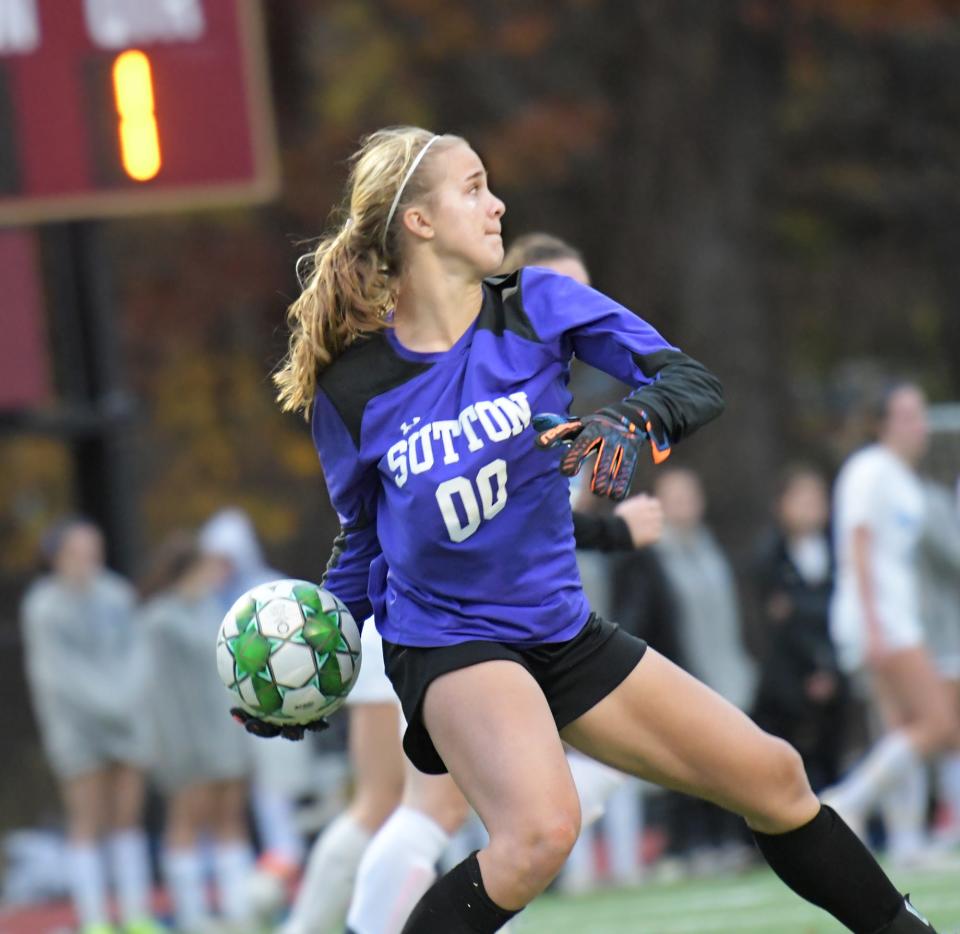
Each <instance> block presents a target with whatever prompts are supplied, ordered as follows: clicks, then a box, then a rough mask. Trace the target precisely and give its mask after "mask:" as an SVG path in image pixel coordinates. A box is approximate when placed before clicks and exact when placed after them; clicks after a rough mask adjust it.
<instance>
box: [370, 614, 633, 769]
mask: <svg viewBox="0 0 960 934" xmlns="http://www.w3.org/2000/svg"><path fill="white" fill-rule="evenodd" d="M646 650H647V643H646V642H644V641H643V640H642V639H638V638H637V637H636V636H631V635H630V634H629V633H626V632H624V631H623V630H622V629H621V628H620V627H619V626H618V625H617V624H616V623H611V622H608V621H607V620H605V619H603V618H602V617H600V616H597V614H596V613H591V614H590V617H589V619H588V620H587V622H586V623H585V624H584V626H583V629H581V630H580V632H579V633H578V634H577V635H576V636H574V637H573V638H572V639H570V640H568V641H567V642H544V643H542V644H541V645H536V646H517V645H510V644H509V643H505V642H481V641H475V642H461V643H459V644H458V645H443V646H437V647H436V648H416V647H413V646H404V645H395V644H394V643H392V642H388V641H387V640H386V639H384V640H383V661H384V664H385V667H386V670H387V676H388V677H389V678H390V681H391V683H392V684H393V688H394V690H395V691H396V692H397V695H398V696H399V698H400V703H401V705H402V707H403V713H404V716H405V717H406V718H407V731H406V733H404V736H403V748H404V751H405V752H406V754H407V757H408V758H409V759H410V761H411V762H412V763H413V764H414V765H415V766H416V767H417V768H418V769H419V770H420V771H421V772H426V773H427V774H429V775H442V774H443V773H444V772H446V771H447V767H446V766H445V765H444V764H443V760H442V759H441V758H440V754H439V753H438V752H437V749H436V747H435V746H434V745H433V740H431V739H430V734H429V733H428V732H427V728H426V726H424V723H423V698H424V696H425V695H426V693H427V687H429V685H430V682H431V681H433V680H434V678H439V677H440V675H444V674H446V673H447V672H450V671H456V670H457V669H458V668H467V667H468V666H470V665H477V664H480V663H481V662H490V661H495V660H497V659H505V660H507V661H511V662H517V664H519V665H523V667H524V668H526V669H527V671H529V672H530V674H531V675H533V677H534V679H535V680H536V682H537V684H539V685H540V688H541V690H542V691H543V693H544V696H545V697H546V698H547V703H548V704H549V705H550V711H551V713H552V714H553V719H554V720H555V721H556V724H557V729H558V730H560V729H563V727H565V726H566V725H567V724H568V723H572V722H573V721H574V720H576V719H577V717H579V716H580V715H581V714H584V713H586V712H587V711H588V710H589V709H590V708H591V707H593V706H594V704H596V703H597V702H598V701H600V700H602V699H603V698H604V697H606V696H607V695H608V694H609V693H610V692H611V691H612V690H613V689H614V688H615V687H616V686H617V685H618V684H620V682H621V681H623V679H624V678H626V677H627V675H628V674H630V672H631V671H633V669H634V667H636V664H637V662H639V661H640V659H641V658H643V653H644V652H645V651H646Z"/></svg>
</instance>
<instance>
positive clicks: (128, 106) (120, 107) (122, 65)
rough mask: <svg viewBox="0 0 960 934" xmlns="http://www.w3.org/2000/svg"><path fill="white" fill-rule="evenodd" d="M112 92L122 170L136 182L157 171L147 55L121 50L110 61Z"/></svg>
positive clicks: (157, 136)
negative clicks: (115, 107)
mask: <svg viewBox="0 0 960 934" xmlns="http://www.w3.org/2000/svg"><path fill="white" fill-rule="evenodd" d="M113 94H114V99H115V101H116V105H117V114H118V116H119V118H120V124H119V127H118V133H119V139H120V159H121V162H122V164H123V170H124V171H125V172H126V173H127V175H129V176H130V177H131V178H132V179H134V180H135V181H138V182H148V181H150V179H151V178H155V177H156V175H157V173H158V172H159V171H160V166H161V157H160V132H159V130H158V129H157V116H156V107H155V104H154V97H153V72H152V70H151V68H150V59H149V58H147V56H146V55H145V54H144V53H143V52H140V51H139V50H137V49H130V50H128V51H126V52H121V53H120V55H118V56H117V58H116V61H115V62H114V63H113Z"/></svg>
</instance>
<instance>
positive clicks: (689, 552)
mask: <svg viewBox="0 0 960 934" xmlns="http://www.w3.org/2000/svg"><path fill="white" fill-rule="evenodd" d="M655 493H656V495H657V498H658V499H659V500H660V503H661V504H662V506H663V515H664V528H663V536H662V537H661V539H660V541H659V542H657V544H655V545H654V546H653V550H654V552H655V553H656V555H657V557H658V558H659V560H660V563H661V565H662V567H663V570H664V573H665V574H666V577H667V580H668V582H669V585H670V588H671V592H672V594H673V597H674V601H675V604H676V609H677V614H676V629H677V635H678V639H679V648H680V656H681V658H682V659H683V660H684V665H685V667H686V668H687V670H688V671H690V673H691V674H693V675H694V676H695V677H697V678H699V679H700V680H701V681H703V683H704V684H706V685H708V686H709V687H711V688H713V689H714V690H715V691H716V692H717V693H718V694H721V695H722V696H723V697H725V698H726V699H727V700H728V701H730V702H731V703H732V704H735V705H736V706H737V707H739V708H740V709H741V710H746V709H748V708H749V707H750V706H751V704H752V703H753V697H754V691H755V687H756V683H757V673H756V670H755V668H754V664H753V662H752V660H751V659H750V657H749V655H748V654H747V651H746V649H745V647H744V644H743V638H742V634H741V628H740V602H739V600H738V598H737V587H736V582H735V580H734V576H733V569H732V568H731V566H730V562H729V561H728V560H727V557H726V555H725V554H724V553H723V549H722V548H721V547H720V545H719V544H718V543H717V540H716V539H715V538H714V537H713V533H712V532H711V531H710V529H709V528H707V526H706V525H705V523H704V513H705V511H706V500H705V497H704V492H703V487H702V485H701V483H700V480H699V478H698V477H697V475H696V474H695V473H693V471H691V470H686V469H683V468H672V469H668V470H664V471H662V472H661V473H660V474H659V476H658V478H657V482H656V486H655Z"/></svg>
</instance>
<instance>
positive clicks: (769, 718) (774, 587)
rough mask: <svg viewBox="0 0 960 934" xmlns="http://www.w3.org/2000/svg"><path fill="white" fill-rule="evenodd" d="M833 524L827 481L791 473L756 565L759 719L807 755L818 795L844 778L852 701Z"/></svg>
mask: <svg viewBox="0 0 960 934" xmlns="http://www.w3.org/2000/svg"><path fill="white" fill-rule="evenodd" d="M828 517H829V498H828V491H827V485H826V482H825V480H824V478H823V477H822V476H821V475H820V473H819V472H818V471H816V470H815V469H813V468H810V467H802V466H801V467H793V468H790V469H789V470H788V471H787V472H786V474H785V476H784V479H783V482H782V484H781V488H780V493H779V496H778V498H777V502H776V510H775V520H776V521H775V527H774V529H772V530H771V531H770V532H769V533H768V534H767V535H766V536H765V537H764V539H763V541H762V543H761V546H760V548H759V553H758V555H757V564H756V587H757V594H758V596H759V600H760V609H761V613H762V623H763V664H762V665H761V671H760V687H759V689H758V692H757V700H756V705H755V707H754V719H755V720H756V721H757V723H758V724H759V725H760V726H761V727H763V729H765V730H767V731H769V732H770V733H773V734H775V735H776V736H782V737H783V738H784V739H786V740H787V741H788V742H790V743H791V745H793V746H794V748H796V750H797V751H798V752H799V753H800V755H801V756H803V761H804V765H805V766H806V769H807V775H808V776H809V777H810V783H811V785H812V787H813V789H814V791H816V790H818V789H820V788H823V787H825V786H826V785H829V784H832V783H833V782H835V781H836V780H837V779H838V777H839V766H840V755H841V752H842V751H843V749H842V745H841V744H842V742H843V730H842V729H840V725H841V724H842V723H843V720H844V712H845V708H846V701H847V697H848V691H847V684H846V679H845V677H844V675H843V674H842V673H841V672H840V670H839V668H838V666H837V659H836V655H835V653H834V649H833V643H832V642H831V640H830V631H829V608H830V595H831V592H832V590H833V576H834V575H833V570H834V569H833V555H832V552H831V547H830V537H829V531H828Z"/></svg>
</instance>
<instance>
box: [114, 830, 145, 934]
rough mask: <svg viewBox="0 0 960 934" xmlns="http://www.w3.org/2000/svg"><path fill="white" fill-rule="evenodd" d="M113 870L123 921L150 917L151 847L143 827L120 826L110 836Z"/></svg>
mask: <svg viewBox="0 0 960 934" xmlns="http://www.w3.org/2000/svg"><path fill="white" fill-rule="evenodd" d="M107 853H108V854H109V856H110V870H111V872H112V873H113V881H114V884H115V885H116V887H117V901H118V903H119V906H120V917H121V918H122V919H123V921H124V922H128V921H136V920H138V919H142V918H149V917H150V889H151V887H152V879H151V876H150V850H149V849H148V847H147V835H146V834H145V833H144V832H143V831H142V830H137V829H132V828H131V829H129V830H121V831H119V832H118V833H115V834H112V835H111V836H110V837H109V839H108V840H107Z"/></svg>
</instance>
